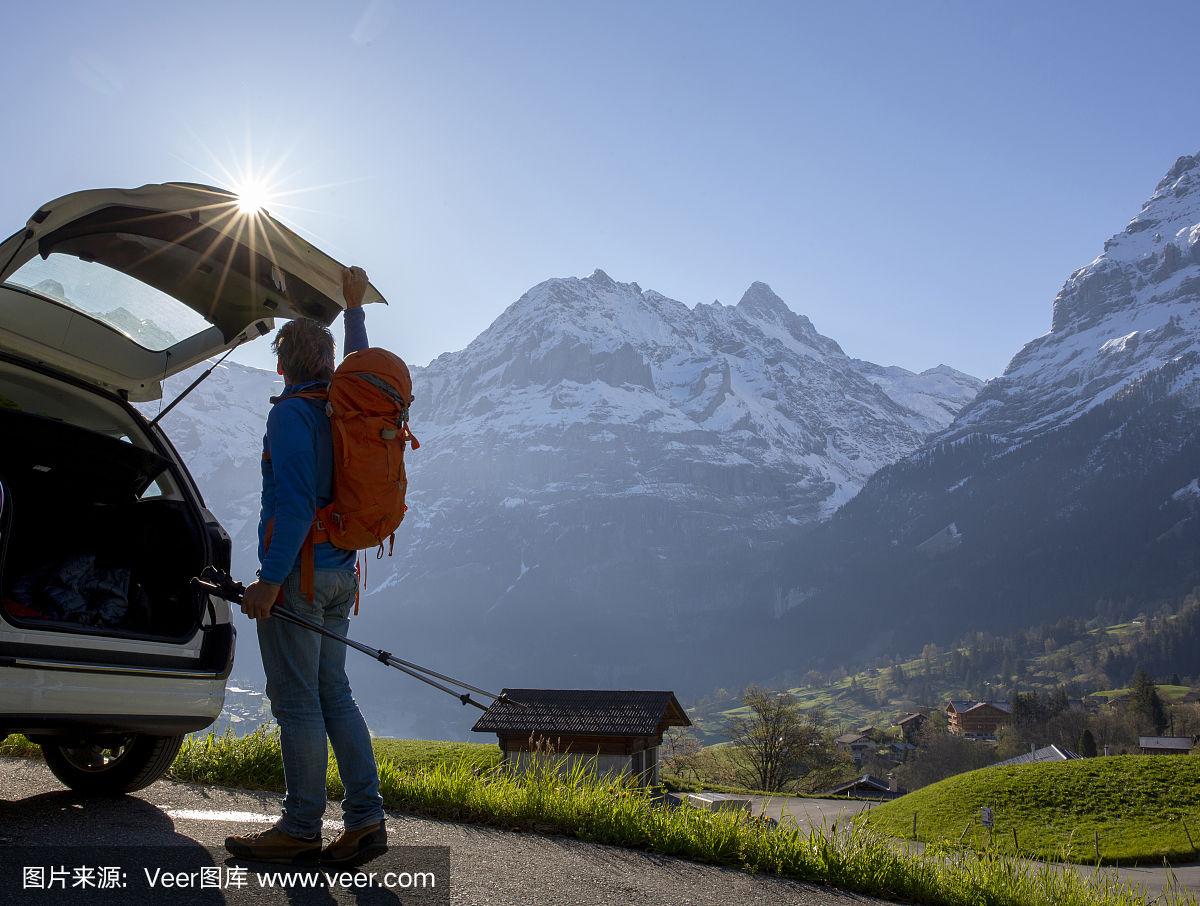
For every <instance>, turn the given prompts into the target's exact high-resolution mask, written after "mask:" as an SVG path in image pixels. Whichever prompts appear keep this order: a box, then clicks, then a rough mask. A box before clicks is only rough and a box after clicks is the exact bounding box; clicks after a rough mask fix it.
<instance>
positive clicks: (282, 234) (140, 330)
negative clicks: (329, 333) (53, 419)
mask: <svg viewBox="0 0 1200 906" xmlns="http://www.w3.org/2000/svg"><path fill="white" fill-rule="evenodd" d="M341 270H342V265H341V264H340V263H338V262H337V261H335V260H334V259H332V258H330V257H329V256H328V255H326V254H325V253H324V252H322V251H321V250H320V249H318V248H316V247H315V246H313V245H312V244H311V243H310V242H308V241H307V240H306V239H304V238H302V237H301V236H299V235H297V234H296V233H295V232H294V231H292V230H290V229H289V228H288V227H286V226H284V225H283V224H282V223H280V222H279V221H277V220H276V219H275V218H273V217H271V215H270V214H268V213H267V212H266V211H263V210H245V209H243V207H242V206H241V205H240V204H239V199H238V197H237V196H236V195H235V194H233V193H232V192H228V191H225V190H223V189H215V188H211V187H209V186H201V185H195V184H191V183H164V184H162V185H147V186H142V187H141V188H138V189H93V190H88V191H84V192H74V193H72V194H70V195H64V196H63V197H62V198H59V199H56V200H55V201H51V202H49V203H47V204H45V205H43V206H42V207H41V208H39V209H38V210H37V212H36V213H35V214H34V215H33V216H32V217H31V218H30V219H29V222H28V224H27V225H26V227H25V229H24V230H22V231H20V232H18V233H16V234H15V235H13V236H11V237H9V238H8V239H7V240H5V241H4V243H3V244H0V282H3V284H4V285H3V287H0V349H3V350H6V351H10V352H14V353H17V354H18V355H22V356H24V357H26V358H33V359H35V360H37V361H40V362H45V363H47V364H49V365H52V366H54V367H56V368H59V369H60V370H62V371H66V372H68V373H70V374H73V375H75V376H77V377H81V378H83V379H85V380H87V381H89V382H91V383H93V384H97V385H99V386H101V387H104V388H106V389H109V390H115V391H118V392H120V393H122V394H124V395H125V396H127V398H128V399H130V400H133V401H144V400H153V399H158V398H159V397H160V396H161V394H162V385H161V382H162V380H163V379H164V378H166V377H168V376H170V375H172V374H175V373H177V372H179V371H182V370H184V369H185V368H188V367H190V366H191V365H194V364H196V363H197V362H199V361H202V360H204V359H206V358H209V357H211V356H212V355H214V354H216V353H218V352H220V351H221V350H223V349H227V348H229V347H230V346H232V345H234V344H236V343H240V342H242V341H244V340H247V339H253V338H254V337H257V336H260V335H262V334H265V333H267V332H269V331H270V330H271V329H272V328H273V327H274V318H277V317H279V318H297V317H305V318H312V319H314V320H317V321H320V322H321V323H323V324H329V323H331V322H332V321H333V320H334V318H336V317H337V315H338V313H339V312H340V311H341V310H342V307H343V304H344V303H343V302H342V301H341V299H342V294H341ZM364 301H365V302H383V301H384V299H383V297H382V296H381V295H380V294H379V292H378V291H377V290H376V289H375V287H373V286H371V287H368V289H367V293H366V297H365V299H364Z"/></svg>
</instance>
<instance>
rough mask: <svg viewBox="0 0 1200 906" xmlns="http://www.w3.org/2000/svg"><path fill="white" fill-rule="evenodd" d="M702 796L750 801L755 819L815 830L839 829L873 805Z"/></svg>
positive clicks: (849, 801)
mask: <svg viewBox="0 0 1200 906" xmlns="http://www.w3.org/2000/svg"><path fill="white" fill-rule="evenodd" d="M705 795H707V796H711V797H713V798H716V799H749V800H750V805H751V807H752V808H753V809H754V814H756V815H762V816H764V817H767V818H774V819H775V820H776V821H781V820H782V821H789V820H790V821H795V822H796V823H797V824H799V825H800V826H801V827H816V828H832V827H833V826H834V825H835V824H836V825H838V826H839V827H840V826H842V825H843V824H845V822H846V821H847V820H849V819H850V818H853V817H854V816H855V815H857V814H859V813H860V812H862V811H863V810H865V809H866V808H868V807H869V806H871V805H872V804H873V803H869V802H860V801H858V800H853V799H808V798H805V797H802V796H744V795H740V794H739V795H729V796H724V795H722V794H720V793H706V794H705Z"/></svg>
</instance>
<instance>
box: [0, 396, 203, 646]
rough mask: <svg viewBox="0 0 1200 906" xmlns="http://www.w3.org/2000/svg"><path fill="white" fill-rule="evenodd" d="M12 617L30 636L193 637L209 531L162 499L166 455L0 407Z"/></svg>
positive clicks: (1, 585) (2, 573) (2, 551)
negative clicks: (35, 631)
mask: <svg viewBox="0 0 1200 906" xmlns="http://www.w3.org/2000/svg"><path fill="white" fill-rule="evenodd" d="M0 437H2V438H3V441H0V482H3V484H4V486H5V490H6V494H5V495H4V496H5V502H4V509H5V512H4V518H3V526H4V531H3V535H2V536H0V600H2V601H3V610H4V615H5V618H6V619H8V620H9V621H10V622H13V623H17V624H18V625H23V626H29V627H30V628H40V629H58V630H65V631H72V632H86V633H99V634H104V635H116V636H122V637H130V638H158V639H172V640H178V639H185V638H189V637H190V636H191V635H192V634H194V633H195V631H196V628H197V626H198V624H199V620H200V615H201V608H202V606H203V596H201V595H199V594H197V592H196V591H195V590H194V589H193V588H192V587H191V584H190V579H191V577H192V576H195V575H197V574H198V573H199V571H200V570H201V569H202V568H203V566H204V563H203V560H204V550H205V548H204V541H203V535H202V534H201V528H200V526H199V525H198V524H197V522H196V520H195V518H194V517H193V515H192V513H191V511H190V508H189V507H188V505H187V504H186V503H185V502H184V501H182V500H175V499H169V498H166V497H162V496H155V491H156V490H157V486H156V485H155V479H156V478H157V477H159V476H160V475H161V474H162V473H163V472H164V471H165V470H166V469H167V467H168V463H167V461H166V460H165V459H163V458H162V457H161V456H158V455H157V454H155V453H153V452H151V451H149V450H145V449H142V448H140V447H137V446H134V445H133V444H132V443H129V442H128V441H126V440H123V439H117V438H113V437H108V436H106V435H103V434H99V433H97V432H94V431H88V430H85V429H83V428H78V427H75V426H72V425H68V424H65V423H62V422H59V421H56V420H54V419H49V418H43V417H40V416H36V415H28V414H24V413H20V412H12V411H4V410H0Z"/></svg>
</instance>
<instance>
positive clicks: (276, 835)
mask: <svg viewBox="0 0 1200 906" xmlns="http://www.w3.org/2000/svg"><path fill="white" fill-rule="evenodd" d="M366 289H367V275H366V273H365V272H364V271H363V270H362V268H358V267H354V268H345V269H343V271H342V294H343V296H344V297H345V300H346V312H345V315H344V316H343V320H344V324H345V331H346V341H345V352H346V354H349V353H351V352H356V351H358V350H360V349H365V348H366V346H367V332H366V325H365V317H364V313H363V310H362V307H361V306H362V300H363V295H364V293H365V292H366ZM272 349H273V350H274V351H275V353H276V354H277V355H278V357H279V366H278V371H279V373H280V374H281V375H283V378H284V385H285V386H284V389H283V393H282V394H280V396H278V397H276V398H275V400H274V403H275V405H274V406H273V407H272V408H271V413H270V415H269V416H268V417H267V434H266V437H265V438H264V439H263V463H262V473H263V490H262V515H261V517H260V519H259V527H258V536H259V551H258V554H259V562H260V563H261V565H262V567H261V569H260V570H259V578H258V581H256V582H254V583H253V584H252V585H250V587H248V588H247V589H246V594H245V597H244V599H243V601H242V612H243V613H245V614H246V615H247V616H249V617H251V618H253V619H254V620H256V621H257V626H258V644H259V649H260V650H261V652H262V659H263V670H264V671H265V673H266V676H267V696H268V697H269V698H270V700H271V713H272V714H273V715H274V717H275V720H276V721H278V723H279V730H280V744H281V746H282V749H283V775H284V780H285V782H286V785H287V792H286V794H285V796H284V800H283V814H282V816H281V817H280V819H279V820H278V821H277V822H276V823H275V825H274V826H273V827H271V828H270V829H268V830H266V831H263V832H261V833H257V834H250V835H247V836H241V837H230V838H228V839H227V840H226V841H225V848H226V849H227V850H229V852H230V853H232V854H233V855H235V856H241V857H243V858H250V859H257V860H261V861H272V862H315V861H317V860H318V858H319V860H320V861H321V862H325V863H328V864H331V865H343V866H345V865H352V864H359V863H361V862H364V861H366V860H367V859H370V858H373V857H375V856H377V855H379V854H381V853H383V852H384V851H385V850H386V849H387V830H386V828H385V825H384V814H383V799H382V797H381V796H380V795H379V770H378V768H377V766H376V764H375V755H374V752H373V751H372V749H371V737H370V734H369V733H368V731H367V725H366V722H365V721H364V720H363V717H362V714H361V713H360V712H359V710H358V705H357V704H356V703H355V701H354V698H353V697H352V695H351V691H350V683H349V681H348V680H347V679H346V646H345V645H343V644H342V643H341V642H335V641H333V640H331V639H327V638H324V637H323V636H320V635H317V634H316V633H315V632H311V631H310V630H307V629H304V628H303V627H300V626H296V625H294V624H292V623H288V622H285V621H283V620H279V619H270V615H271V607H272V606H273V605H274V604H275V602H276V600H277V599H280V603H281V606H285V607H288V608H290V609H291V610H294V611H296V612H298V613H301V614H303V615H305V616H307V617H309V618H310V619H313V620H316V621H317V622H321V623H324V625H325V626H327V627H328V628H329V629H332V630H333V631H334V632H337V633H341V634H342V635H345V634H346V632H347V630H348V628H349V625H350V619H349V614H350V608H351V607H352V606H353V604H354V599H355V593H356V591H357V587H358V578H357V575H356V573H355V571H354V562H355V556H356V554H355V552H354V551H344V550H340V549H338V548H335V547H333V545H331V544H328V543H324V544H317V545H315V549H314V562H315V566H316V569H315V573H314V582H313V595H312V600H309V598H308V596H307V595H305V594H303V593H302V592H301V590H300V567H299V563H298V559H299V557H298V555H299V553H300V549H301V546H302V544H303V543H304V540H305V537H306V536H307V534H308V531H309V528H310V526H311V525H312V522H313V518H314V516H315V514H316V511H317V509H318V508H319V507H321V506H324V505H326V504H327V503H329V501H330V500H331V499H332V497H333V439H332V436H331V433H330V427H329V418H328V417H327V416H326V414H325V406H324V403H323V402H321V401H319V400H311V399H305V398H302V397H297V394H298V393H300V392H302V391H304V390H309V389H312V388H315V387H322V386H324V385H325V384H327V383H328V382H329V380H330V377H331V376H332V374H333V369H334V342H333V335H332V334H331V333H330V332H329V330H328V329H327V328H325V327H324V326H322V325H321V324H318V323H317V322H316V321H310V320H306V319H298V320H295V321H291V322H289V323H287V324H285V325H284V326H283V327H282V328H281V329H280V330H279V333H278V334H276V337H275V341H274V343H273V344H272ZM326 737H328V739H329V742H330V743H332V744H333V752H334V754H335V755H336V756H337V765H338V773H339V774H340V776H341V779H342V785H343V786H344V787H345V790H346V796H345V798H344V799H343V800H342V814H343V818H344V820H345V830H344V831H343V832H342V834H341V836H339V837H338V838H337V839H336V840H334V842H333V843H331V844H329V845H328V846H326V847H324V848H322V845H321V844H322V841H321V818H322V816H323V815H324V813H325V803H326V798H327V793H326V788H325V770H326V767H327V761H328V756H327V752H328V749H327V746H326Z"/></svg>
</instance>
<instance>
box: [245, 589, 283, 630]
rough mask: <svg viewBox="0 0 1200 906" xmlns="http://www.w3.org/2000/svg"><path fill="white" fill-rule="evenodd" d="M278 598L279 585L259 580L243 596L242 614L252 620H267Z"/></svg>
mask: <svg viewBox="0 0 1200 906" xmlns="http://www.w3.org/2000/svg"><path fill="white" fill-rule="evenodd" d="M278 597H279V586H278V585H276V584H275V583H274V582H264V581H263V580H262V579H258V580H257V581H255V582H252V583H251V584H250V586H249V587H248V588H247V589H246V593H245V594H244V595H242V613H244V614H245V615H246V616H248V617H249V618H250V619H252V620H265V619H266V618H267V617H269V616H270V615H271V608H272V607H273V606H275V600H276V599H277V598H278Z"/></svg>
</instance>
